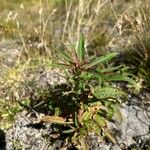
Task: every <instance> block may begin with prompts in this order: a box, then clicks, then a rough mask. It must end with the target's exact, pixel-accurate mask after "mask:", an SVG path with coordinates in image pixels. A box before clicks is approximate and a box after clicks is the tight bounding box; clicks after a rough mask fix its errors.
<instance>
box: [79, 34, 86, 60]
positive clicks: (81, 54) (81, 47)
mask: <svg viewBox="0 0 150 150" xmlns="http://www.w3.org/2000/svg"><path fill="white" fill-rule="evenodd" d="M84 46H85V39H84V35H83V34H81V35H80V39H79V43H78V49H77V56H78V57H79V59H80V61H82V60H83V59H84V55H85V48H84Z"/></svg>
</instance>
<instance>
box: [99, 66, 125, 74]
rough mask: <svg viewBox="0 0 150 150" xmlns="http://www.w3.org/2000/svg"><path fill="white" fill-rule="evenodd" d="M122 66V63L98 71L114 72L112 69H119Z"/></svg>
mask: <svg viewBox="0 0 150 150" xmlns="http://www.w3.org/2000/svg"><path fill="white" fill-rule="evenodd" d="M121 67H122V65H120V66H117V67H111V68H105V69H98V72H100V73H107V72H112V71H115V70H118V69H119V68H121Z"/></svg>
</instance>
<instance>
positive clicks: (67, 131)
mask: <svg viewBox="0 0 150 150" xmlns="http://www.w3.org/2000/svg"><path fill="white" fill-rule="evenodd" d="M75 131H76V130H75V129H69V130H64V131H63V132H62V133H64V134H70V133H72V132H75Z"/></svg>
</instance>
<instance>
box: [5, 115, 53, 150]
mask: <svg viewBox="0 0 150 150" xmlns="http://www.w3.org/2000/svg"><path fill="white" fill-rule="evenodd" d="M26 113H27V112H23V113H21V114H20V115H19V116H18V117H17V119H16V121H15V123H14V125H13V127H12V128H11V129H9V130H8V131H7V132H6V143H7V145H6V150H14V149H17V148H18V149H22V150H45V149H47V148H48V147H49V144H50V143H49V140H48V139H47V138H46V136H47V134H49V128H50V126H49V125H48V126H43V127H42V126H41V127H40V128H35V127H33V126H31V125H30V124H32V123H33V120H34V119H35V118H34V117H32V116H31V114H29V115H27V114H26Z"/></svg>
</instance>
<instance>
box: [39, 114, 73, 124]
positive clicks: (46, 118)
mask: <svg viewBox="0 0 150 150" xmlns="http://www.w3.org/2000/svg"><path fill="white" fill-rule="evenodd" d="M41 122H44V123H56V124H73V122H66V119H64V118H63V117H59V116H49V115H47V116H44V117H42V118H41Z"/></svg>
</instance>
